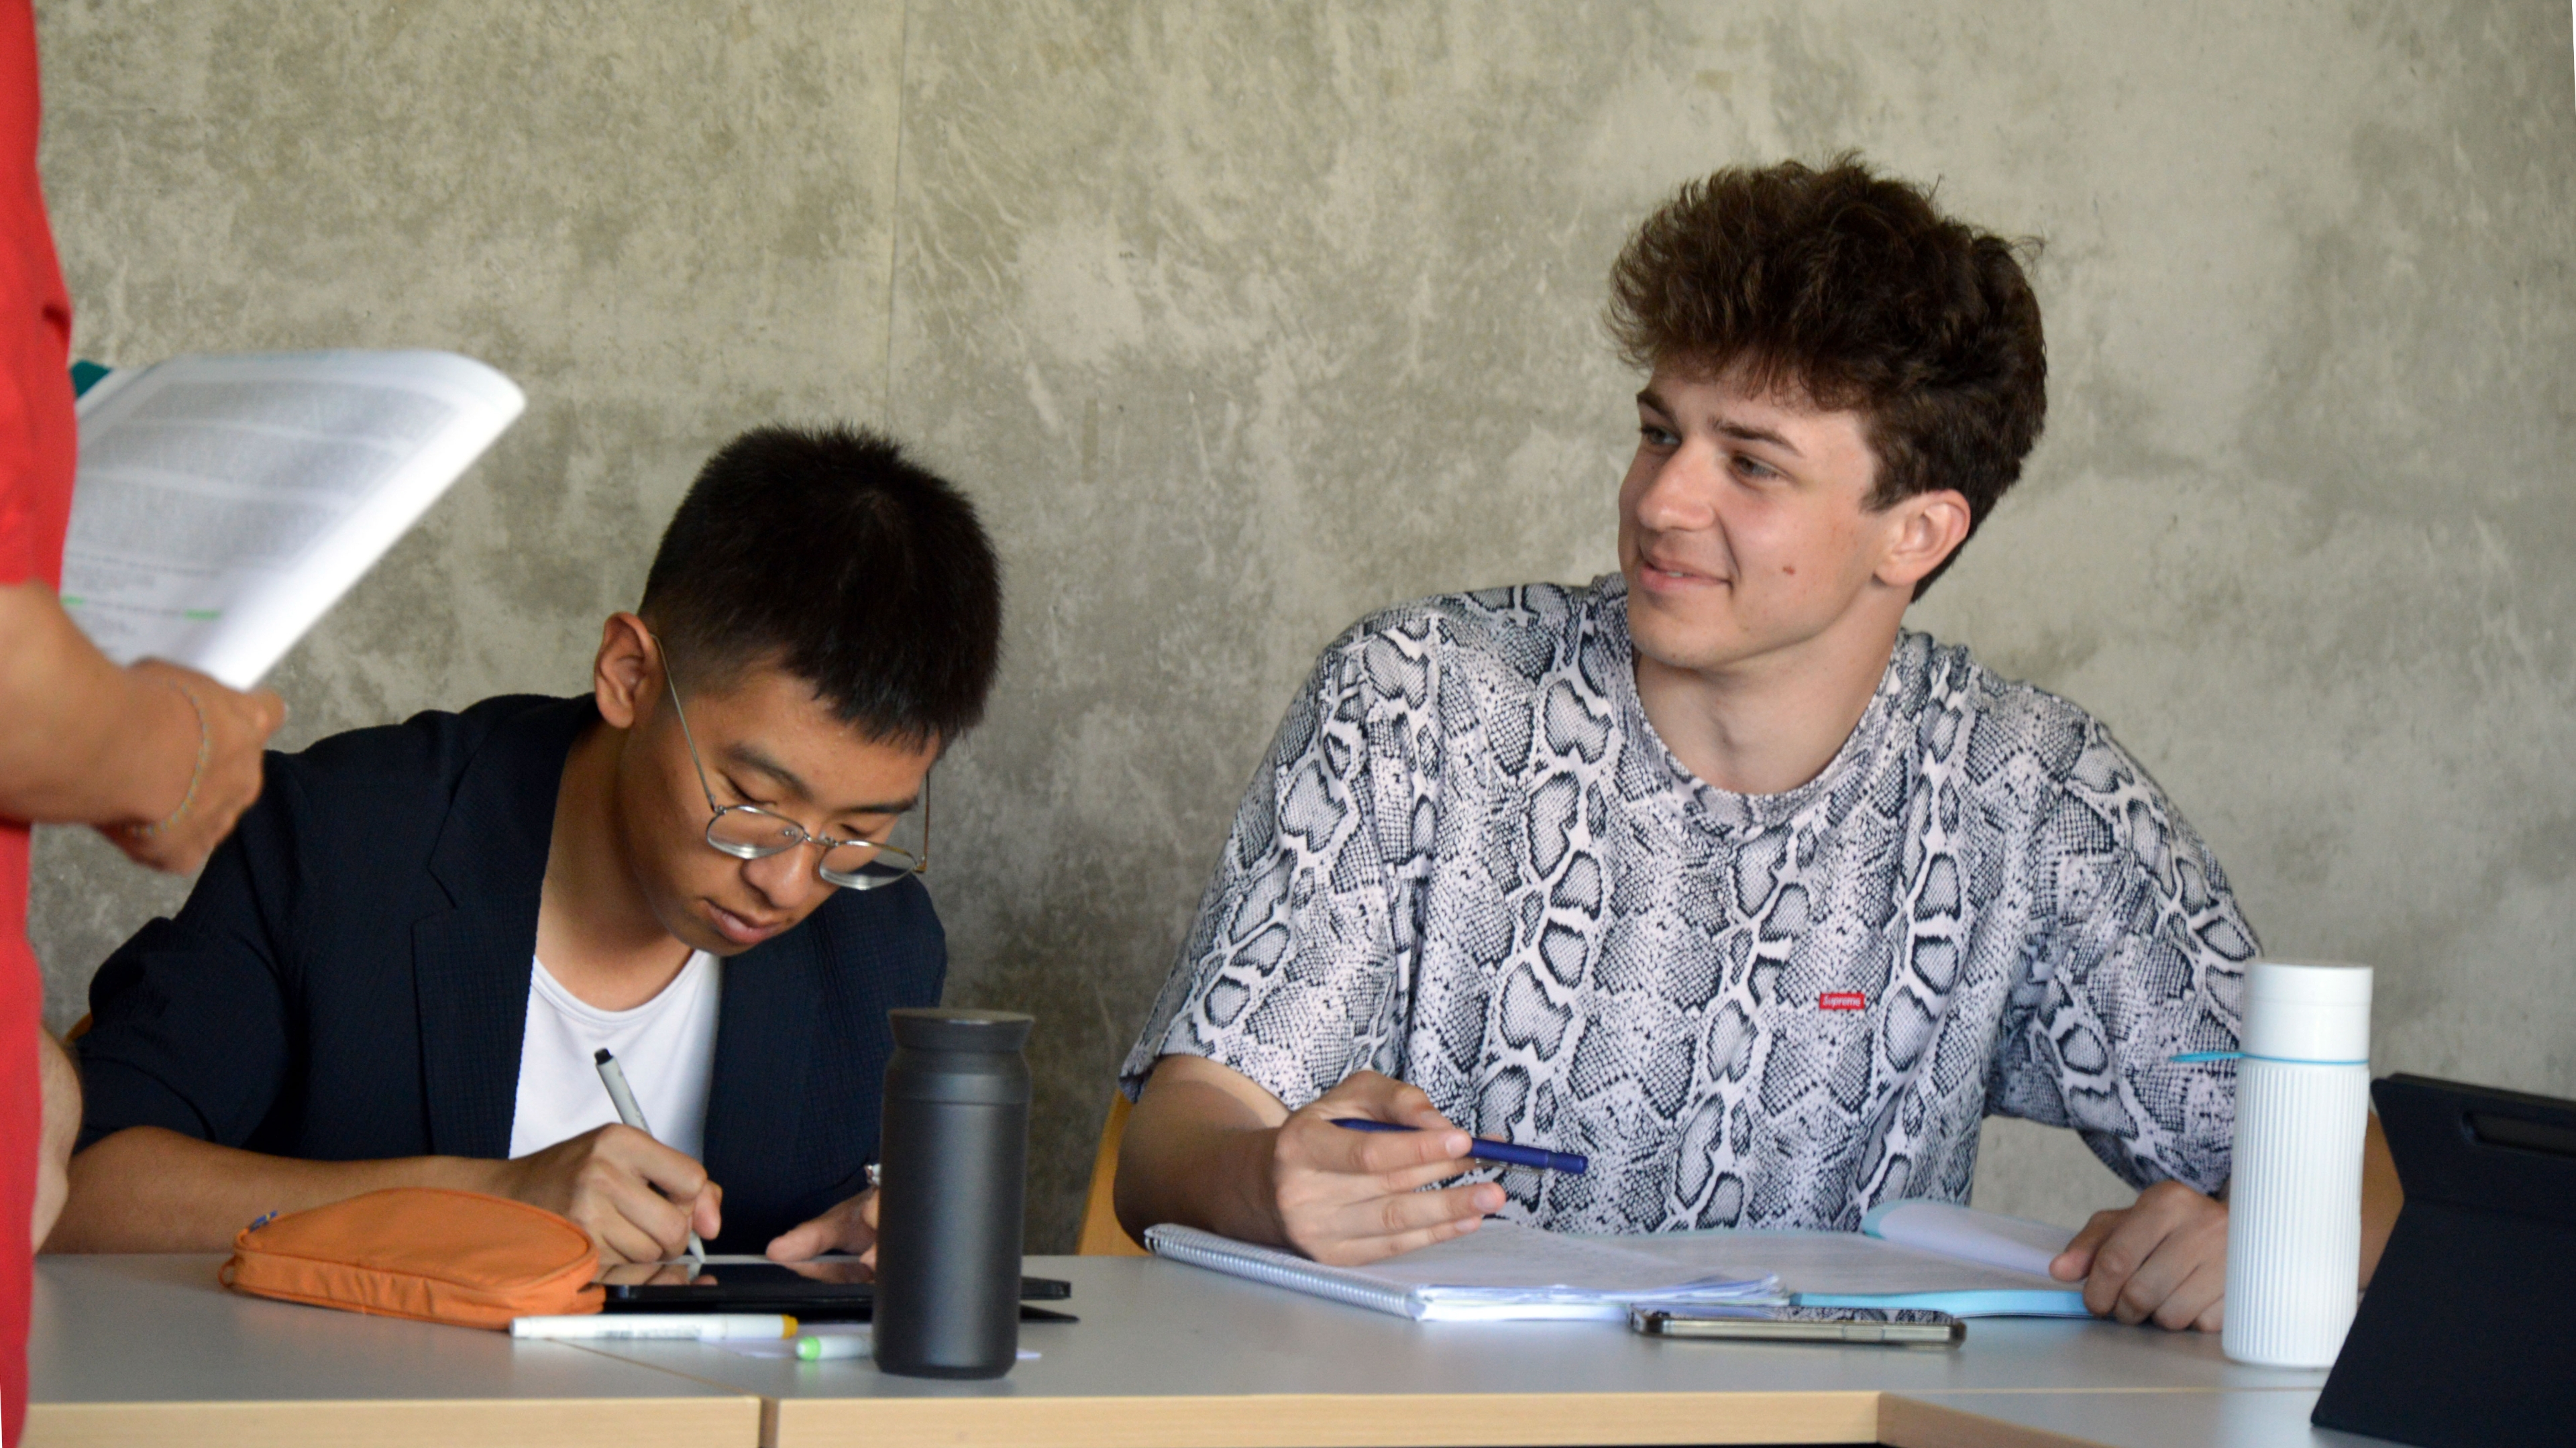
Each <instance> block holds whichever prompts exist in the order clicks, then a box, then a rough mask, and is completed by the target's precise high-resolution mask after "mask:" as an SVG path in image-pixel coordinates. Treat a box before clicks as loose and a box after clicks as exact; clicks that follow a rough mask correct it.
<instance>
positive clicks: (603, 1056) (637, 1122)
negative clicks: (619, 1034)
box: [590, 1046, 707, 1262]
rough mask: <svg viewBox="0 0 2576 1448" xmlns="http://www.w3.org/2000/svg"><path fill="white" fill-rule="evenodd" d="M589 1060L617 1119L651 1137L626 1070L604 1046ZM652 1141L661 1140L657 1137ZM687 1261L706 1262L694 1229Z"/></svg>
mask: <svg viewBox="0 0 2576 1448" xmlns="http://www.w3.org/2000/svg"><path fill="white" fill-rule="evenodd" d="M590 1059H591V1060H593V1061H595V1062H597V1063H598V1065H599V1082H600V1084H601V1085H603V1086H606V1087H607V1088H608V1099H609V1101H610V1103H611V1104H613V1105H615V1106H616V1108H617V1119H618V1120H620V1121H623V1122H625V1123H626V1124H627V1125H629V1126H631V1127H634V1128H635V1129H636V1130H637V1131H640V1132H642V1133H644V1134H645V1135H646V1136H653V1128H652V1127H650V1126H647V1125H645V1124H644V1108H643V1107H641V1106H638V1105H636V1104H635V1093H634V1092H632V1091H629V1090H627V1089H626V1068H625V1067H623V1066H620V1065H618V1064H617V1058H616V1057H615V1056H612V1055H610V1054H608V1048H607V1047H606V1046H602V1047H600V1048H599V1049H598V1050H597V1051H596V1052H594V1053H592V1055H591V1058H590ZM653 1139H654V1140H656V1141H659V1140H661V1138H660V1137H658V1136H655V1137H653ZM689 1260H690V1261H692V1262H703V1261H705V1260H707V1244H706V1243H704V1242H701V1241H699V1240H698V1229H697V1228H695V1227H691V1228H690V1229H689Z"/></svg>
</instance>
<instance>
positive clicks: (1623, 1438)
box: [766, 1389, 1881, 1448]
mask: <svg viewBox="0 0 2576 1448" xmlns="http://www.w3.org/2000/svg"><path fill="white" fill-rule="evenodd" d="M1880 1396H1881V1395H1880V1394H1879V1393H1878V1392H1877V1391H1876V1390H1874V1389H1853V1390H1849V1391H1828V1392H1778V1393H1764V1392H1754V1393H1746V1392H1723V1393H1527V1394H1523V1393H1252V1394H1224V1395H1210V1396H1207V1397H1177V1396H1152V1397H1096V1398H1093V1397H1085V1398H1011V1397H974V1398H963V1397H959V1398H948V1397H939V1398H932V1397H922V1398H866V1399H850V1398H838V1399H834V1398H786V1399H781V1400H779V1401H778V1403H777V1411H776V1414H775V1416H774V1420H773V1421H774V1427H773V1429H772V1433H773V1436H771V1437H769V1438H768V1439H767V1440H766V1442H767V1444H768V1445H769V1448H843V1445H847V1448H858V1445H862V1444H865V1445H870V1448H875V1445H881V1444H884V1443H887V1442H900V1441H906V1440H913V1439H918V1440H924V1441H927V1440H929V1439H931V1438H934V1437H935V1438H936V1440H937V1441H938V1442H940V1443H943V1444H956V1445H976V1444H992V1445H996V1448H1002V1445H1013V1448H1016V1445H1031V1448H1036V1445H1051V1448H1199V1445H1205V1444H1207V1443H1209V1442H1211V1441H1218V1440H1220V1439H1221V1440H1222V1441H1223V1442H1225V1443H1228V1444H1233V1445H1240V1448H1343V1445H1349V1448H1397V1445H1405V1448H1413V1445H1420V1448H1454V1445H1467V1444H1515V1443H1518V1444H1540V1443H1711V1442H1718V1441H1723V1440H1721V1439H1718V1438H1713V1437H1711V1435H1710V1432H1711V1429H1712V1427H1716V1428H1718V1430H1719V1431H1720V1432H1722V1433H1724V1434H1725V1435H1727V1438H1728V1439H1731V1440H1732V1441H1735V1442H1743V1443H1854V1442H1866V1441H1868V1440H1869V1439H1871V1438H1872V1437H1873V1436H1874V1435H1875V1434H1876V1433H1877V1431H1878V1423H1879V1399H1880ZM862 1403H863V1404H864V1405H865V1406H864V1409H863V1410H862V1411H858V1412H853V1411H851V1410H852V1409H853V1408H856V1407H859V1405H860V1404H862ZM1218 1424H1221V1425H1223V1426H1222V1428H1221V1429H1220V1430H1219V1432H1218V1433H1216V1434H1211V1433H1210V1431H1209V1429H1210V1427H1211V1425H1218Z"/></svg>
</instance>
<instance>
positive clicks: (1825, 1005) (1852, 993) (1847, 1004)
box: [1816, 990, 1869, 1011]
mask: <svg viewBox="0 0 2576 1448" xmlns="http://www.w3.org/2000/svg"><path fill="white" fill-rule="evenodd" d="M1868 1004H1869V997H1867V996H1865V995H1862V994H1861V993H1860V992H1859V991H1856V990H1829V991H1827V992H1825V993H1824V994H1823V995H1820V996H1818V997H1816V1009H1818V1010H1820V1011H1856V1010H1860V1009H1863V1008H1864V1007H1866V1006H1867V1005H1868Z"/></svg>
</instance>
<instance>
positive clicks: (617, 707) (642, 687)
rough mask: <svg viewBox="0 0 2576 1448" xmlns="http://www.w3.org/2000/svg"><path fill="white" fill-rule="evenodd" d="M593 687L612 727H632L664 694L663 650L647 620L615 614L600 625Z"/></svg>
mask: <svg viewBox="0 0 2576 1448" xmlns="http://www.w3.org/2000/svg"><path fill="white" fill-rule="evenodd" d="M590 688H591V694H592V697H593V698H595V699H597V700H598V702H599V717H600V718H601V719H602V720H604V721H606V722H607V724H608V727H610V728H611V729H632V728H634V727H635V721H636V719H637V718H638V717H640V716H642V715H646V714H650V713H651V712H653V705H654V703H655V702H656V701H657V700H658V699H659V698H660V697H661V693H660V691H661V688H662V650H661V646H660V645H658V644H657V643H655V642H654V639H653V631H652V630H651V629H650V628H648V627H646V626H645V623H644V620H642V619H640V618H638V617H636V616H635V615H634V614H631V613H612V614H610V615H609V616H608V622H606V623H604V624H602V625H600V628H599V657H598V658H596V659H594V660H592V661H591V665H590Z"/></svg>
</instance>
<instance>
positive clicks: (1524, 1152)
mask: <svg viewBox="0 0 2576 1448" xmlns="http://www.w3.org/2000/svg"><path fill="white" fill-rule="evenodd" d="M1333 1124H1334V1125H1335V1126H1347V1127H1349V1128H1350V1129H1351V1130H1353V1131H1420V1130H1421V1129H1422V1128H1421V1127H1418V1126H1398V1125H1396V1124H1395V1123H1394V1122H1392V1121H1370V1120H1368V1119H1367V1118H1365V1117H1358V1116H1337V1117H1335V1118H1333ZM1467 1155H1469V1156H1470V1157H1473V1158H1474V1159H1476V1160H1477V1161H1499V1162H1506V1163H1508V1164H1510V1165H1512V1166H1534V1167H1537V1168H1538V1169H1539V1170H1540V1171H1561V1172H1569V1173H1572V1174H1573V1175H1575V1176H1581V1175H1583V1173H1584V1172H1586V1171H1588V1170H1590V1169H1591V1166H1592V1163H1591V1162H1589V1161H1586V1160H1584V1159H1583V1158H1582V1157H1579V1156H1575V1155H1573V1154H1571V1153H1568V1152H1562V1151H1544V1150H1541V1149H1540V1148H1538V1147H1535V1146H1517V1145H1514V1144H1513V1143H1511V1142H1508V1141H1496V1140H1494V1139H1493V1138H1492V1137H1489V1136H1471V1137H1468V1138H1467Z"/></svg>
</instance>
